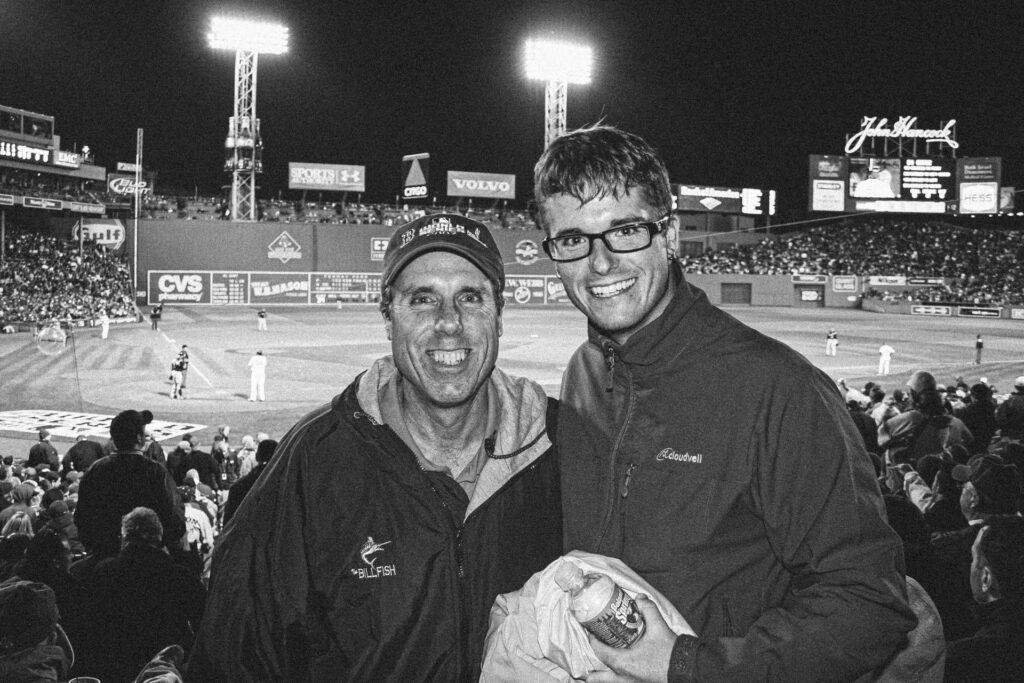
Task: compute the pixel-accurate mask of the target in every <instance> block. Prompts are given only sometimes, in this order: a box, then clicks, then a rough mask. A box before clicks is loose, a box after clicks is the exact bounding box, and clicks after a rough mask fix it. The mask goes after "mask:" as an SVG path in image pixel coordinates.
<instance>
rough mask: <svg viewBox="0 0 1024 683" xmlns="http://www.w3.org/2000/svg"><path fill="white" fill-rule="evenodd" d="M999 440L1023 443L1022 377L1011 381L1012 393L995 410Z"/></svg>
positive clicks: (1023, 402)
mask: <svg viewBox="0 0 1024 683" xmlns="http://www.w3.org/2000/svg"><path fill="white" fill-rule="evenodd" d="M996 426H997V427H998V428H999V438H1000V439H1003V440H1012V441H1024V377H1018V378H1017V379H1015V380H1014V381H1013V392H1012V393H1011V394H1010V395H1009V396H1007V397H1006V400H1005V401H1003V402H1002V403H1000V404H999V406H998V407H997V408H996Z"/></svg>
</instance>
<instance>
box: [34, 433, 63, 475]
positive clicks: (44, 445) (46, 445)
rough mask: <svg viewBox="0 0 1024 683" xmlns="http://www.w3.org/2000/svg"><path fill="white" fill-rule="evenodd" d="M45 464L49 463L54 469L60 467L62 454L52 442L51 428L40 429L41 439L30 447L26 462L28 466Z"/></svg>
mask: <svg viewBox="0 0 1024 683" xmlns="http://www.w3.org/2000/svg"><path fill="white" fill-rule="evenodd" d="M43 464H46V465H49V467H50V469H52V470H54V471H57V470H59V469H60V455H58V454H57V449H56V448H54V447H53V444H52V443H50V430H49V429H40V430H39V441H37V442H36V444H35V445H34V446H32V448H30V449H29V451H28V460H27V461H26V462H25V466H26V467H39V466H40V465H43Z"/></svg>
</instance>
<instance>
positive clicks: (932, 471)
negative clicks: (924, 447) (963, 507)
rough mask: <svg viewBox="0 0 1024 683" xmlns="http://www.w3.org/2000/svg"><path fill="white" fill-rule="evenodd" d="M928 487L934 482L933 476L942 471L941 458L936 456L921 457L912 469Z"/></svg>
mask: <svg viewBox="0 0 1024 683" xmlns="http://www.w3.org/2000/svg"><path fill="white" fill-rule="evenodd" d="M914 469H916V470H917V473H918V474H920V475H921V478H922V479H924V483H926V484H928V486H929V487H931V485H932V484H933V483H934V482H935V475H936V474H937V473H938V471H939V470H940V469H942V458H940V457H939V456H937V455H922V456H921V457H920V458H918V460H917V465H916V466H915V467H914Z"/></svg>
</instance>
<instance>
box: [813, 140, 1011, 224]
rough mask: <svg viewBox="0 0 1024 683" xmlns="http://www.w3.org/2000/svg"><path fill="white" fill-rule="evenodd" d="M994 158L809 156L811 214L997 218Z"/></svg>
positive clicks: (997, 173)
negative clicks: (979, 215) (987, 215)
mask: <svg viewBox="0 0 1024 683" xmlns="http://www.w3.org/2000/svg"><path fill="white" fill-rule="evenodd" d="M1000 162H1001V160H1000V159H999V158H995V157H984V158H961V159H955V158H949V157H903V158H884V157H870V156H865V157H854V156H834V155H824V154H812V155H811V156H810V163H809V169H808V170H809V182H810V188H809V202H810V209H811V211H835V212H854V211H881V212H896V213H934V214H956V213H997V212H998V210H999V183H1000V168H1001V163H1000Z"/></svg>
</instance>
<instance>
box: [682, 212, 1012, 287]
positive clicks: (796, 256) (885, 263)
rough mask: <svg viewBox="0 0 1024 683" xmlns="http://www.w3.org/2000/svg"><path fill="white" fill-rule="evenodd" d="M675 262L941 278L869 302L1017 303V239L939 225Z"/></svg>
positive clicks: (833, 234) (859, 228)
mask: <svg viewBox="0 0 1024 683" xmlns="http://www.w3.org/2000/svg"><path fill="white" fill-rule="evenodd" d="M681 259H682V262H683V268H684V269H685V270H686V271H687V272H691V273H748V274H755V275H803V274H808V275H809V274H822V275H861V276H870V275H897V276H906V277H928V278H940V277H941V278H946V279H947V284H946V285H936V286H929V287H922V288H919V289H915V290H913V291H905V292H900V293H886V292H882V291H877V292H873V293H868V295H869V296H874V297H877V298H888V299H898V298H903V299H911V298H912V299H913V300H915V301H925V302H933V303H938V302H946V303H969V304H981V305H1007V304H1021V303H1024V232H1020V231H1013V230H991V229H988V230H986V229H969V228H964V227H961V226H957V225H952V224H949V223H946V222H943V221H939V220H928V221H905V220H899V219H887V218H862V219H856V220H850V221H847V222H844V223H832V224H828V225H818V226H814V227H811V228H808V229H807V230H805V231H803V232H800V233H797V234H792V235H789V236H785V237H782V238H779V239H765V240H762V241H761V242H759V243H757V244H752V245H737V246H732V247H728V248H726V249H720V250H714V249H708V250H706V251H705V252H704V253H703V254H700V255H697V256H683V257H681Z"/></svg>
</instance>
